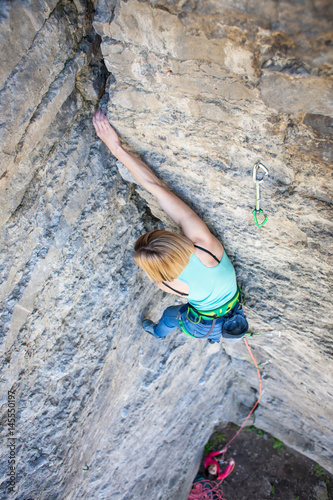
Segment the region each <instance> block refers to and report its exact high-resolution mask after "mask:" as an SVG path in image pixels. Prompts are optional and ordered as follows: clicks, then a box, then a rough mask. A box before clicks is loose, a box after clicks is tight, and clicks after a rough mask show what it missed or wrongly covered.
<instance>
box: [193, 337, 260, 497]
mask: <svg viewBox="0 0 333 500" xmlns="http://www.w3.org/2000/svg"><path fill="white" fill-rule="evenodd" d="M243 340H244V342H245V345H246V347H247V350H248V351H249V353H250V356H251V358H252V360H253V363H254V364H255V367H256V369H257V374H258V380H259V396H258V399H257V401H256V403H255V404H254V405H253V407H252V409H251V411H250V413H249V414H248V416H247V417H246V418H245V419H244V420H243V423H242V425H241V426H240V428H239V429H238V431H237V432H236V434H235V435H234V436H233V437H232V438H231V439H230V441H228V443H227V444H226V445H225V447H224V448H223V450H222V461H224V456H225V454H226V452H227V451H228V447H229V445H230V443H232V442H233V441H234V439H236V437H237V436H238V434H239V433H240V431H241V430H242V429H243V427H244V425H245V424H246V422H247V421H248V419H249V418H250V416H251V415H252V413H253V412H254V410H255V409H256V408H257V406H258V404H259V401H260V398H261V395H262V382H261V375H260V370H259V366H258V363H257V362H256V360H255V357H254V356H253V353H252V350H251V348H250V346H249V344H248V342H247V340H246V338H245V337H243ZM234 467H235V465H234V466H233V467H232V469H231V470H230V472H229V474H230V473H231V472H232V471H233V469H234ZM229 474H228V475H229ZM222 481H224V479H221V480H220V481H208V480H206V479H202V480H200V481H197V482H195V483H194V484H193V486H192V489H191V492H190V495H189V497H188V500H227V499H226V498H224V497H223V491H222V490H220V489H219V487H220V485H221V483H222Z"/></svg>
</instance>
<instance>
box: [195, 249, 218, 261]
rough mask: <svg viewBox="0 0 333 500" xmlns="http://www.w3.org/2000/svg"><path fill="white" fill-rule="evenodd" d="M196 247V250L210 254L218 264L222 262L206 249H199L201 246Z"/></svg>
mask: <svg viewBox="0 0 333 500" xmlns="http://www.w3.org/2000/svg"><path fill="white" fill-rule="evenodd" d="M194 246H195V248H200V250H203V251H204V252H206V253H209V255H211V256H212V257H213V258H214V259H215V260H216V261H217V262H218V263H220V262H221V261H220V260H219V259H218V258H217V257H216V256H215V255H214V254H213V253H212V252H210V251H209V250H207V249H206V248H202V247H199V245H194Z"/></svg>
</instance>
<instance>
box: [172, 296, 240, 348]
mask: <svg viewBox="0 0 333 500" xmlns="http://www.w3.org/2000/svg"><path fill="white" fill-rule="evenodd" d="M179 315H180V319H181V323H180V326H181V329H182V330H183V331H184V332H185V333H187V334H188V335H190V336H192V337H195V338H203V337H205V338H208V339H210V340H213V341H215V342H219V340H220V338H221V337H223V338H226V339H228V338H229V339H241V338H242V337H244V335H245V333H247V331H248V322H247V320H246V318H245V315H244V311H243V307H242V305H241V304H239V302H237V303H236V304H235V306H234V307H233V308H232V309H231V311H229V312H228V313H227V314H225V315H224V316H221V317H218V318H216V323H215V325H214V327H213V329H212V331H211V333H210V334H209V336H208V337H207V336H206V335H207V334H208V333H209V331H210V329H211V328H212V323H213V319H209V318H207V317H203V316H200V318H198V317H197V316H196V315H195V314H193V312H192V310H191V307H189V304H185V305H184V306H183V307H182V308H181V309H180V310H179ZM182 325H183V328H182ZM184 329H185V330H186V331H185V330H184Z"/></svg>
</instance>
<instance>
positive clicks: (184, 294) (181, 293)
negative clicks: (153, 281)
mask: <svg viewBox="0 0 333 500" xmlns="http://www.w3.org/2000/svg"><path fill="white" fill-rule="evenodd" d="M162 285H164V286H167V287H168V288H170V290H172V291H174V292H176V293H179V295H182V296H183V297H187V296H188V293H184V292H178V290H175V289H174V288H172V286H170V285H168V284H167V283H164V281H162Z"/></svg>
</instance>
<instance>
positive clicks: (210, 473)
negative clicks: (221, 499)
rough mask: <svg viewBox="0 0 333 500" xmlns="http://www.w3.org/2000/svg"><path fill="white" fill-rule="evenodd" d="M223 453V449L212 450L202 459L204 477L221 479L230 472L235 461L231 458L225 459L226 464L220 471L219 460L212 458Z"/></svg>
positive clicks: (211, 479)
mask: <svg viewBox="0 0 333 500" xmlns="http://www.w3.org/2000/svg"><path fill="white" fill-rule="evenodd" d="M223 453H224V450H222V451H212V452H211V453H208V455H207V456H206V458H205V461H204V466H205V477H206V479H209V480H210V481H215V480H223V479H225V478H226V477H227V476H229V474H230V473H231V472H232V470H233V468H234V467H235V461H234V459H233V458H229V459H228V460H227V461H228V466H227V467H226V469H224V471H222V472H221V466H220V463H219V461H218V460H216V459H215V458H214V457H217V456H218V455H221V454H223Z"/></svg>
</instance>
